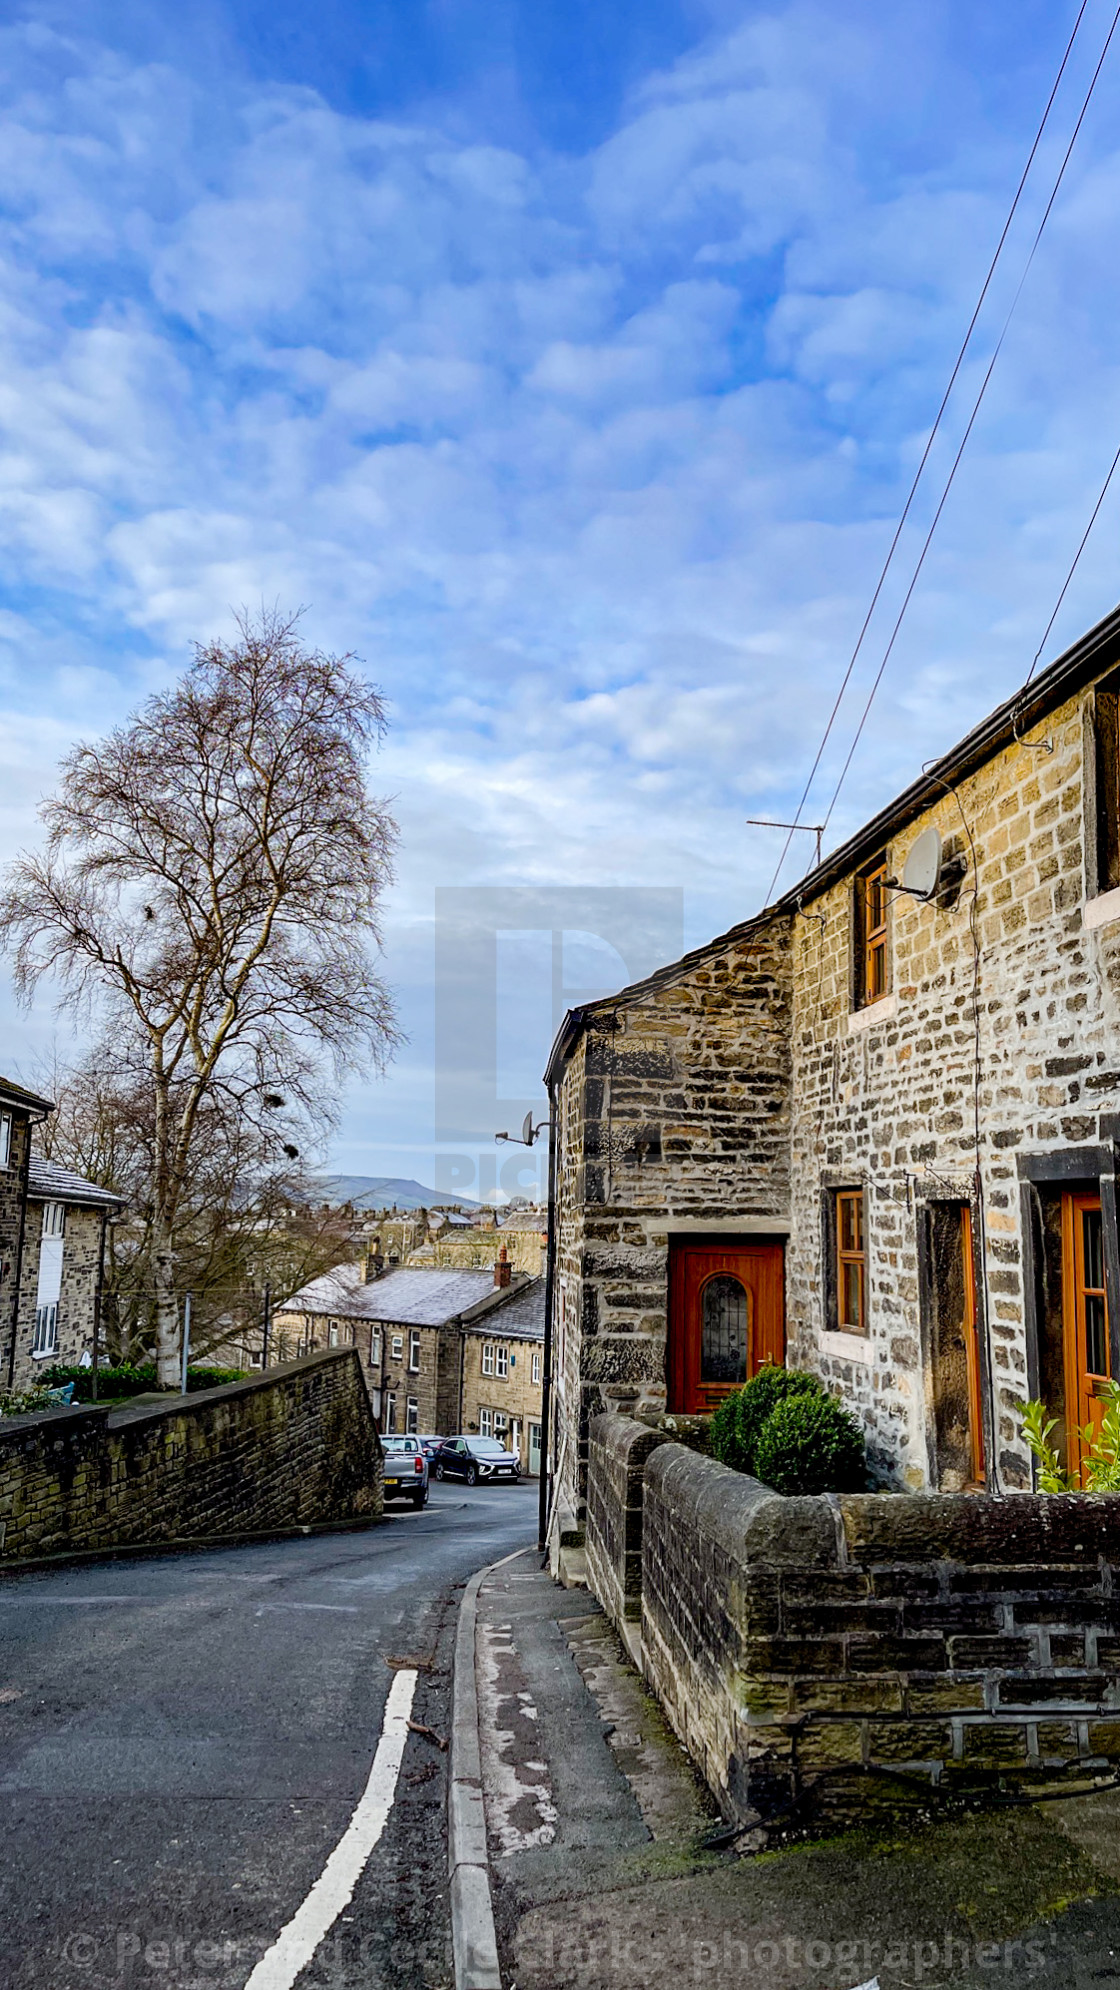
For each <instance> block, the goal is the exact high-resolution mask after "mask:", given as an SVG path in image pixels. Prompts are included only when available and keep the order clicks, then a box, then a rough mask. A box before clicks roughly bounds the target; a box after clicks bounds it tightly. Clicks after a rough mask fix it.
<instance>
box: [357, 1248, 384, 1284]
mask: <svg viewBox="0 0 1120 1990" xmlns="http://www.w3.org/2000/svg"><path fill="white" fill-rule="evenodd" d="M384 1269H385V1260H384V1258H383V1257H382V1255H381V1239H380V1237H375V1238H374V1240H373V1247H372V1249H371V1250H368V1251H367V1252H366V1254H365V1257H364V1258H363V1259H362V1284H363V1285H372V1284H373V1281H374V1279H375V1278H380V1276H381V1274H382V1272H383V1271H384Z"/></svg>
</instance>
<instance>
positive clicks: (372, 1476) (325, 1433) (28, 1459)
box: [0, 1349, 382, 1561]
mask: <svg viewBox="0 0 1120 1990" xmlns="http://www.w3.org/2000/svg"><path fill="white" fill-rule="evenodd" d="M381 1507H382V1476H381V1446H380V1444H379V1442H378V1438H377V1432H376V1429H375V1426H374V1422H373V1415H372V1412H371V1410H370V1405H369V1397H368V1395H367V1393H366V1389H365V1384H364V1382H363V1380H362V1374H361V1367H360V1364H359V1361H358V1357H357V1354H356V1352H355V1351H354V1350H353V1349H338V1350H332V1351H330V1352H328V1353H323V1354H317V1355H311V1356H309V1357H308V1358H307V1359H306V1360H304V1361H295V1362H292V1363H291V1364H290V1365H289V1366H288V1367H286V1368H282V1369H273V1370H271V1371H270V1372H269V1373H268V1374H267V1375H264V1376H261V1377H258V1378H254V1379H253V1380H251V1381H248V1382H235V1383H231V1384H229V1385H227V1386H226V1387H224V1388H220V1389H207V1390H202V1391H200V1392H199V1393H198V1394H197V1395H192V1396H189V1397H187V1398H185V1399H183V1398H178V1397H176V1398H173V1399H172V1400H171V1402H170V1403H168V1404H163V1403H160V1404H156V1405H153V1406H152V1407H151V1408H147V1407H145V1408H143V1409H135V1410H128V1409H124V1410H121V1409H117V1410H116V1411H115V1412H114V1411H111V1410H110V1409H108V1408H101V1407H98V1406H87V1407H84V1408H82V1409H76V1410H54V1411H47V1412H46V1413H45V1414H44V1415H41V1416H35V1417H18V1418H10V1419H7V1420H0V1556H2V1557H3V1559H4V1560H5V1561H16V1560H19V1559H21V1558H26V1557H28V1556H39V1555H51V1554H64V1553H74V1552H80V1551H83V1550H88V1549H99V1548H112V1547H118V1546H123V1545H126V1544H138V1543H152V1544H153V1545H158V1544H159V1543H160V1542H167V1541H182V1540H213V1539H220V1538H221V1537H222V1536H223V1535H237V1534H254V1533H270V1532H274V1531H283V1530H284V1529H287V1528H299V1527H317V1526H322V1525H324V1524H325V1523H328V1522H332V1521H367V1520H368V1521H372V1520H374V1519H376V1518H377V1517H378V1515H379V1514H380V1512H381Z"/></svg>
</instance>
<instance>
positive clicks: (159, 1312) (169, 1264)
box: [153, 1231, 183, 1389]
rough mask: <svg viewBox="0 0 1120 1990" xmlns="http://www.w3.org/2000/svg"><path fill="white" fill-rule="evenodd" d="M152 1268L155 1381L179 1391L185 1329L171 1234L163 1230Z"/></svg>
mask: <svg viewBox="0 0 1120 1990" xmlns="http://www.w3.org/2000/svg"><path fill="white" fill-rule="evenodd" d="M153 1267H154V1271H155V1288H156V1382H157V1383H158V1385H159V1387H160V1388H161V1389H178V1388H179V1386H180V1384H181V1382H182V1362H183V1329H182V1322H181V1320H180V1318H179V1300H178V1295H177V1293H176V1291H175V1254H174V1251H173V1250H172V1247H171V1235H170V1232H169V1231H164V1233H163V1235H162V1236H161V1238H160V1240H159V1241H158V1243H157V1244H156V1249H155V1254H154V1259H153Z"/></svg>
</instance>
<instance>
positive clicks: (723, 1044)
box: [554, 918, 790, 1516]
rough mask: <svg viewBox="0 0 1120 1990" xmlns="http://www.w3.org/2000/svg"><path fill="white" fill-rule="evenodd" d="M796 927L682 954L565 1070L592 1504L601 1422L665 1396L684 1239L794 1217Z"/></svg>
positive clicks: (569, 1248) (580, 1410) (576, 1409)
mask: <svg viewBox="0 0 1120 1990" xmlns="http://www.w3.org/2000/svg"><path fill="white" fill-rule="evenodd" d="M789 936H790V924H789V921H788V920H786V919H784V918H781V919H775V920H772V921H770V922H767V923H765V924H761V925H759V926H757V927H752V928H747V929H744V930H743V931H742V932H741V933H739V934H738V935H737V936H729V938H728V940H727V943H726V945H725V946H724V947H723V949H722V950H721V951H714V950H706V951H705V952H704V954H703V955H702V956H701V957H699V958H697V959H694V960H686V961H683V962H681V963H680V964H679V966H678V967H677V968H675V969H674V970H672V973H671V975H669V974H667V976H666V978H665V980H664V982H660V983H659V984H658V985H653V984H651V985H650V986H649V988H648V991H646V990H645V989H643V990H639V991H637V992H636V993H634V994H633V995H631V996H628V997H627V998H626V1001H625V1002H624V1003H620V1005H619V1006H618V1007H617V1009H613V1010H610V1011H609V1013H606V1014H602V1015H599V1016H598V1017H597V1020H596V1021H595V1023H594V1024H593V1025H589V1026H588V1027H587V1028H586V1029H585V1031H584V1032H583V1035H582V1036H581V1038H580V1041H579V1043H578V1044H577V1045H576V1046H575V1048H574V1049H573V1052H572V1056H571V1058H570V1060H569V1062H568V1063H567V1065H566V1067H565V1070H564V1073H563V1077H562V1079H561V1082H560V1085H559V1088H558V1100H557V1114H558V1126H559V1134H560V1138H559V1143H558V1169H557V1312H556V1321H557V1339H558V1345H557V1360H556V1376H557V1398H558V1405H557V1413H558V1423H559V1433H558V1446H559V1447H560V1448H562V1450H563V1469H562V1472H561V1499H562V1501H563V1503H564V1504H565V1505H566V1506H568V1507H570V1509H571V1510H572V1511H573V1512H574V1513H576V1514H577V1516H582V1511H583V1501H584V1489H585V1484H586V1464H587V1444H588V1426H589V1422H590V1419H591V1418H592V1417H593V1416H597V1415H599V1414H600V1413H602V1412H603V1411H608V1410H614V1409H625V1410H634V1411H645V1410H649V1411H654V1412H657V1411H662V1410H664V1408H665V1403H666V1378H665V1347H666V1337H667V1331H668V1282H669V1241H670V1237H671V1236H678V1237H682V1236H687V1235H688V1234H698V1233H700V1232H703V1231H705V1230H707V1229H709V1228H710V1227H711V1226H712V1225H715V1226H716V1227H718V1228H720V1229H722V1230H724V1231H730V1230H732V1229H734V1228H735V1227H736V1226H738V1227H739V1228H740V1229H741V1230H742V1231H743V1232H744V1233H745V1234H752V1233H760V1232H771V1231H775V1232H778V1233H781V1232H783V1231H784V1230H785V1229H786V1228H787V1227H788V1222H789V1064H790V957H789ZM554 1455H556V1454H554Z"/></svg>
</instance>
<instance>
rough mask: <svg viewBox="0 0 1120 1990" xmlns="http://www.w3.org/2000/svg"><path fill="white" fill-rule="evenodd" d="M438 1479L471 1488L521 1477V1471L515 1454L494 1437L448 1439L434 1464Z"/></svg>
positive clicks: (442, 1445)
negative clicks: (482, 1483) (493, 1481)
mask: <svg viewBox="0 0 1120 1990" xmlns="http://www.w3.org/2000/svg"><path fill="white" fill-rule="evenodd" d="M432 1470H433V1472H434V1473H435V1476H436V1478H437V1479H465V1480H466V1482H467V1484H468V1485H469V1486H476V1485H478V1483H479V1481H480V1480H483V1481H489V1480H491V1479H512V1480H514V1481H516V1480H518V1479H519V1478H520V1477H521V1467H520V1465H519V1464H518V1462H517V1459H516V1458H515V1457H514V1455H513V1452H512V1451H507V1450H506V1449H505V1447H504V1445H501V1444H499V1443H498V1441H497V1439H496V1438H493V1437H445V1438H444V1440H443V1443H442V1444H441V1445H440V1447H439V1450H438V1451H437V1452H436V1455H435V1458H434V1459H433V1461H432Z"/></svg>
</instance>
